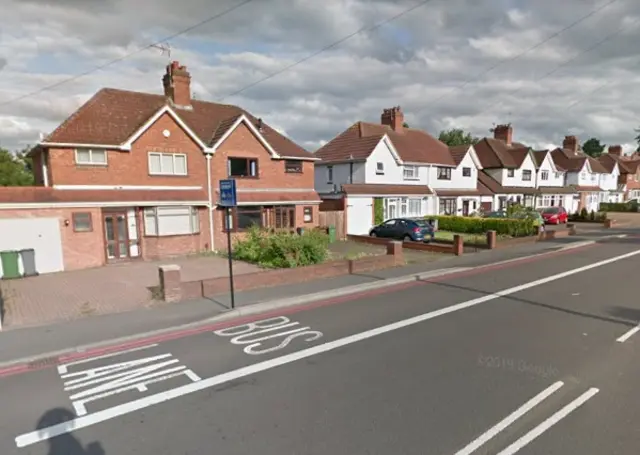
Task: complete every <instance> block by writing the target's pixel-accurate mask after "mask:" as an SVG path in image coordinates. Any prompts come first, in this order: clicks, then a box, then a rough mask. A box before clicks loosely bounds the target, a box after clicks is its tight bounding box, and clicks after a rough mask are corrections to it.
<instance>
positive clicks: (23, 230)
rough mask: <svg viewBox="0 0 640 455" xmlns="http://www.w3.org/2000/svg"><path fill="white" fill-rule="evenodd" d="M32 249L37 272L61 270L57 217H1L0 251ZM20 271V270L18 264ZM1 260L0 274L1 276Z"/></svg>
mask: <svg viewBox="0 0 640 455" xmlns="http://www.w3.org/2000/svg"><path fill="white" fill-rule="evenodd" d="M26 249H33V250H35V265H36V271H37V272H38V273H39V274H42V273H51V272H60V271H62V270H64V261H63V256H62V239H61V236H60V221H59V219H58V218H6V219H0V251H16V250H18V251H19V250H26ZM19 267H20V272H22V271H23V267H22V264H21V263H20V265H19ZM3 276H4V273H3V271H2V264H1V263H0V277H3Z"/></svg>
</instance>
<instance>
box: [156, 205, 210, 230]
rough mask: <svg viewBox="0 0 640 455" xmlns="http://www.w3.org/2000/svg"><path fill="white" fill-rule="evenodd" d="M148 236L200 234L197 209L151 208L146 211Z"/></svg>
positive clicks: (178, 207) (180, 207)
mask: <svg viewBox="0 0 640 455" xmlns="http://www.w3.org/2000/svg"><path fill="white" fill-rule="evenodd" d="M144 232H145V235H148V236H169V235H191V234H197V233H199V232H200V219H199V217H198V209H197V207H182V206H176V207H174V206H172V207H149V208H146V209H144Z"/></svg>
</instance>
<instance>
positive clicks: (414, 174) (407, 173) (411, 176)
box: [402, 166, 420, 180]
mask: <svg viewBox="0 0 640 455" xmlns="http://www.w3.org/2000/svg"><path fill="white" fill-rule="evenodd" d="M402 172H403V175H404V179H405V180H418V179H419V178H420V168H419V167H418V166H405V167H404V168H403V171H402Z"/></svg>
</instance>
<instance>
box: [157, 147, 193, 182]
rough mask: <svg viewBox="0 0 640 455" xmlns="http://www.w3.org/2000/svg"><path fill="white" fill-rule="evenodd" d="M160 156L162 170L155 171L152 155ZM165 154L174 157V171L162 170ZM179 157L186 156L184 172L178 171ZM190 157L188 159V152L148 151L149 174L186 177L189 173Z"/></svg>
mask: <svg viewBox="0 0 640 455" xmlns="http://www.w3.org/2000/svg"><path fill="white" fill-rule="evenodd" d="M154 155H155V156H158V157H159V158H160V169H161V170H160V172H153V171H152V170H151V157H152V156H154ZM163 156H171V158H172V162H173V171H174V172H164V171H163V170H162V157H163ZM177 157H184V174H182V173H176V172H175V170H176V158H177ZM187 162H188V159H187V154H186V153H168V152H148V153H147V170H148V172H149V175H153V176H171V177H186V176H188V175H189V167H188V163H187Z"/></svg>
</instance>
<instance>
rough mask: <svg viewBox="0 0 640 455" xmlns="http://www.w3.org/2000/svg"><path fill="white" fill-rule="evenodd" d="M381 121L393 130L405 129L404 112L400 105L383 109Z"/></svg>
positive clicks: (400, 130)
mask: <svg viewBox="0 0 640 455" xmlns="http://www.w3.org/2000/svg"><path fill="white" fill-rule="evenodd" d="M380 123H382V124H383V125H387V126H389V127H391V129H392V130H393V131H398V132H402V130H403V129H404V126H403V125H404V114H403V113H402V109H401V108H400V106H395V107H392V108H389V109H383V111H382V115H381V116H380Z"/></svg>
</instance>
